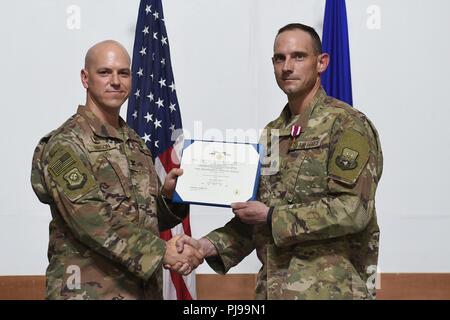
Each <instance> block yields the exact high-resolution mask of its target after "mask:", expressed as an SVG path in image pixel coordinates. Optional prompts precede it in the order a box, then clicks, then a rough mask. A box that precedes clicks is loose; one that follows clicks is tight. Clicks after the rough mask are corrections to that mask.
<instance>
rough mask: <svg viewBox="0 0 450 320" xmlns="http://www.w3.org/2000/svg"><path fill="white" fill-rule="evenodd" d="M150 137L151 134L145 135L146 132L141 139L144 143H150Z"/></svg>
mask: <svg viewBox="0 0 450 320" xmlns="http://www.w3.org/2000/svg"><path fill="white" fill-rule="evenodd" d="M150 136H151V134H147V133H146V132H144V136H143V137H142V139H144V141H145V143H147V142H149V141H152V140H150Z"/></svg>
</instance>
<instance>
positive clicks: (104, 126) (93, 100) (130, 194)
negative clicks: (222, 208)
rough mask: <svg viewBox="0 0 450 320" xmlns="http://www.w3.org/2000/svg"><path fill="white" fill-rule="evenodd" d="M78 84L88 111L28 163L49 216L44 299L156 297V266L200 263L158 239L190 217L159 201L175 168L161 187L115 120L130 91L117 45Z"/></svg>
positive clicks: (107, 44)
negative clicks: (84, 94) (48, 207)
mask: <svg viewBox="0 0 450 320" xmlns="http://www.w3.org/2000/svg"><path fill="white" fill-rule="evenodd" d="M81 79H82V83H83V85H84V87H85V88H86V91H87V101H86V106H79V107H78V110H77V113H76V114H75V115H74V116H72V117H71V118H70V119H69V120H67V121H66V122H65V123H64V124H63V125H62V126H61V127H60V128H58V129H56V130H55V131H53V132H51V133H50V134H49V135H47V136H45V137H44V138H42V139H41V141H40V143H39V145H38V146H37V147H36V150H35V154H34V158H33V164H32V175H31V182H32V186H33V189H34V191H35V193H36V195H37V196H38V198H39V200H40V201H41V202H43V203H46V204H49V205H50V208H51V213H52V221H51V223H50V239H49V249H48V259H49V266H48V268H47V272H46V276H47V283H46V298H47V299H162V298H163V296H162V267H161V266H162V264H163V263H165V264H169V265H171V264H174V263H176V262H179V263H183V265H188V266H189V267H191V268H194V267H196V266H197V265H198V264H199V263H201V261H202V258H203V257H202V255H201V253H199V252H198V251H197V250H195V249H193V248H189V252H187V253H186V254H179V253H177V251H176V249H175V240H176V238H174V239H172V240H171V241H169V242H167V243H166V242H165V241H164V240H162V239H160V238H159V231H160V230H165V229H167V228H170V227H172V226H174V225H176V224H178V223H180V222H181V221H182V218H183V217H184V216H185V215H186V213H187V212H188V210H187V208H186V207H185V206H175V205H172V204H171V203H170V201H169V200H167V199H166V198H165V197H164V196H166V197H167V198H170V197H171V193H172V192H173V189H174V186H175V180H176V177H177V176H179V175H180V174H182V172H181V170H180V169H174V170H172V171H171V172H170V173H169V174H168V175H167V178H166V180H165V183H164V186H161V185H160V183H159V181H158V177H157V175H156V172H155V169H154V167H153V163H152V158H151V154H150V151H149V150H148V148H147V147H146V145H145V143H144V142H143V141H142V139H141V138H140V137H139V136H138V135H137V134H136V132H134V131H133V130H132V129H131V128H130V127H128V126H127V124H126V123H125V122H124V121H123V120H122V119H121V118H120V116H119V111H120V107H121V105H122V104H123V102H124V101H125V100H126V98H127V97H128V95H129V93H130V85H131V73H130V58H129V56H128V53H127V52H126V50H125V49H124V48H123V47H122V46H121V45H120V44H119V43H117V42H115V41H104V42H101V43H99V44H97V45H95V46H94V47H92V48H91V49H90V50H89V51H88V53H87V55H86V65H85V68H84V69H83V70H82V72H81ZM163 195H164V196H163ZM185 268H186V267H185ZM185 271H186V270H185V269H183V270H181V271H180V272H181V273H185ZM189 271H190V270H189Z"/></svg>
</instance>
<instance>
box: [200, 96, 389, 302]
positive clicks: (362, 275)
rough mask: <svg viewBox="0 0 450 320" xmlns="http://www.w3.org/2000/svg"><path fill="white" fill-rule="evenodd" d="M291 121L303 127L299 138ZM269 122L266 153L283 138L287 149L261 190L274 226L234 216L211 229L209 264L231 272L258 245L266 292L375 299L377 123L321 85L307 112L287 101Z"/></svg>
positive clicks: (260, 284)
mask: <svg viewBox="0 0 450 320" xmlns="http://www.w3.org/2000/svg"><path fill="white" fill-rule="evenodd" d="M292 125H298V126H301V127H302V130H301V134H300V135H299V136H298V137H296V138H293V137H292V136H291V135H290V132H291V126H292ZM266 129H267V131H266V134H263V136H262V138H261V142H262V143H264V144H266V150H270V147H271V143H273V141H274V139H275V140H276V141H277V142H279V150H280V151H279V153H280V156H279V158H277V159H278V164H279V170H275V171H274V172H273V174H270V175H264V176H261V181H260V185H259V192H258V196H259V201H261V202H263V203H265V204H266V205H267V206H269V207H273V208H274V209H273V215H272V224H271V226H268V225H267V224H259V225H254V226H251V225H246V224H244V223H242V222H241V221H240V220H239V219H237V218H233V219H232V220H231V221H230V222H229V223H227V224H226V225H225V226H224V227H222V228H219V229H217V230H214V231H213V232H211V233H209V234H208V235H207V236H206V237H207V238H208V239H209V240H211V241H212V242H213V244H214V245H215V247H216V248H217V250H218V252H219V256H218V257H214V258H208V259H207V262H208V263H209V264H210V266H211V267H212V268H213V269H214V270H215V271H216V272H218V273H221V274H224V273H226V272H227V271H228V270H229V269H230V268H231V267H233V266H235V265H236V264H238V263H239V262H240V261H241V260H242V259H243V258H245V257H246V256H247V255H248V254H250V253H251V252H252V251H253V249H256V250H257V255H258V258H259V260H260V261H261V262H262V267H261V269H260V271H259V273H258V278H257V286H256V298H257V299H374V298H375V276H376V267H377V261H378V243H379V228H378V224H377V218H376V213H375V191H376V187H377V184H378V182H379V180H380V177H381V174H382V166H383V157H382V152H381V147H380V142H379V138H378V134H377V132H376V130H375V128H374V126H373V125H372V123H371V122H370V121H369V120H368V119H367V118H366V117H365V116H364V115H363V114H362V113H361V112H359V111H357V110H356V109H354V108H352V107H350V106H348V105H347V104H345V103H344V102H341V101H339V100H336V99H334V98H332V97H327V96H326V94H325V91H324V90H323V89H322V88H321V89H320V90H319V91H318V93H317V94H316V96H315V97H314V100H313V102H312V103H311V104H310V105H309V107H308V108H306V110H304V111H303V112H302V113H301V114H300V115H299V116H297V117H291V115H290V111H289V108H288V106H286V107H285V108H284V110H283V112H282V113H281V115H280V116H279V118H277V119H276V120H274V121H272V122H270V123H269V124H268V125H267V126H266ZM270 156H271V155H270V154H268V155H267V158H270ZM266 162H267V163H268V161H266ZM267 163H265V165H266V166H268V164H267Z"/></svg>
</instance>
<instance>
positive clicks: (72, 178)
mask: <svg viewBox="0 0 450 320" xmlns="http://www.w3.org/2000/svg"><path fill="white" fill-rule="evenodd" d="M64 180H65V181H66V182H67V188H68V189H69V190H75V189H80V188H82V187H83V186H84V184H85V183H86V180H87V179H86V175H85V174H83V173H81V172H80V170H78V168H73V169H71V170H70V171H68V172H67V173H66V174H65V175H64Z"/></svg>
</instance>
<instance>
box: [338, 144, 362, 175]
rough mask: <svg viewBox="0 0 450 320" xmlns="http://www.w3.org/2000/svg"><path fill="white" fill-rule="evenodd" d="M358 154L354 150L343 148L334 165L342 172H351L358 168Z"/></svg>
mask: <svg viewBox="0 0 450 320" xmlns="http://www.w3.org/2000/svg"><path fill="white" fill-rule="evenodd" d="M358 155H359V153H358V152H357V151H355V150H352V149H349V148H344V149H343V150H342V154H341V155H339V156H337V157H336V165H337V166H338V167H339V168H341V169H342V170H352V169H355V168H356V167H357V166H358V163H357V162H356V158H358Z"/></svg>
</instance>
